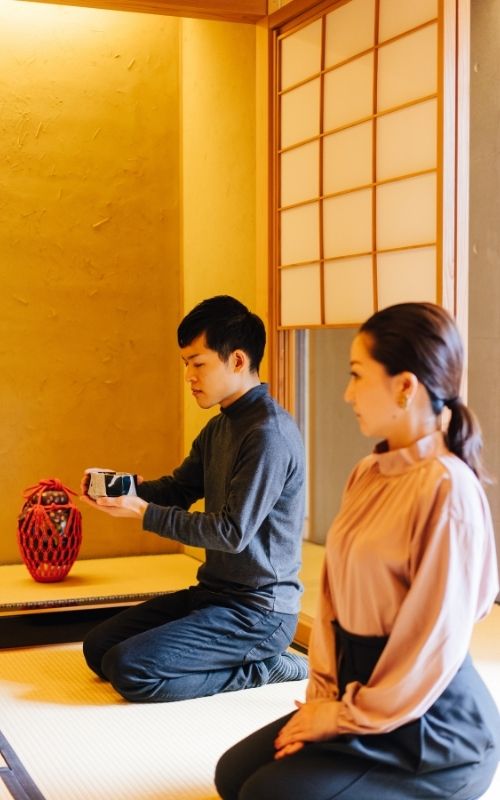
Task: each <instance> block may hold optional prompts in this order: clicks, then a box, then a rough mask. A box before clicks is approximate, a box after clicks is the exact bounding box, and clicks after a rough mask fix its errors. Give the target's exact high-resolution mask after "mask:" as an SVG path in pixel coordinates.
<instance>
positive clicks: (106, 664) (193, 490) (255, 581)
mask: <svg viewBox="0 0 500 800" xmlns="http://www.w3.org/2000/svg"><path fill="white" fill-rule="evenodd" d="M177 333H178V342H179V347H180V349H181V356H182V360H183V362H184V364H185V367H186V381H187V383H188V384H189V386H190V388H191V391H192V394H193V396H194V398H195V399H196V402H197V403H198V405H199V406H200V407H201V408H206V409H208V408H212V407H213V406H215V405H219V406H220V413H219V414H218V415H217V416H215V417H213V418H212V419H210V421H209V422H208V424H207V425H206V426H205V427H204V428H203V430H202V431H201V433H200V434H199V435H198V436H197V438H196V439H195V441H194V442H193V445H192V448H191V452H190V454H189V456H188V457H187V458H186V459H185V460H184V461H183V462H182V464H181V465H180V466H179V467H178V468H177V469H175V470H174V472H173V474H172V475H169V476H165V477H162V478H159V479H158V480H153V481H142V479H141V480H140V482H139V486H138V490H137V491H138V496H137V497H133V496H129V495H127V496H124V497H119V498H99V499H98V500H97V502H93V501H91V500H90V499H89V498H88V497H85V498H84V499H85V501H86V502H88V503H91V504H92V505H93V506H94V507H97V508H99V509H100V510H102V511H104V512H106V513H109V514H112V515H114V516H125V517H139V518H140V519H142V524H143V528H144V529H145V530H147V531H152V532H154V533H157V534H159V535H160V536H166V537H168V538H170V539H174V540H175V541H178V542H182V543H183V544H186V545H194V546H197V547H204V548H205V549H206V561H205V563H204V564H202V566H200V568H199V570H198V576H197V577H198V584H197V585H196V586H192V587H190V588H189V589H185V590H182V591H178V592H173V593H170V594H165V595H163V596H161V597H158V598H154V599H152V600H149V601H147V602H145V603H142V604H140V605H138V606H135V607H133V608H130V609H127V610H126V611H123V612H122V613H120V614H118V615H116V616H114V617H113V618H111V619H110V620H107V621H106V622H104V623H103V624H101V625H99V626H98V627H96V628H95V629H93V630H92V631H91V632H90V634H89V635H88V636H87V638H86V640H85V641H84V644H83V650H84V655H85V658H86V660H87V663H88V665H89V666H90V668H91V669H93V670H94V672H96V673H97V674H98V675H100V676H101V677H102V678H104V679H106V680H108V681H110V682H111V684H112V685H113V686H114V688H115V689H116V690H117V691H118V692H119V693H120V694H121V695H122V696H123V697H125V698H126V699H127V700H130V701H136V702H164V701H170V700H182V699H186V698H193V697H202V696H205V695H211V694H215V693H217V692H226V691H232V690H235V689H243V688H250V687H255V686H261V685H264V684H267V683H274V682H279V681H286V680H301V679H303V678H305V677H306V676H307V667H306V662H305V660H304V659H303V658H302V657H300V656H297V655H294V654H291V653H288V652H286V648H287V647H288V645H289V644H290V642H291V641H292V637H293V634H294V631H295V627H296V623H297V613H298V610H299V598H300V593H301V591H302V589H301V585H300V582H299V579H298V570H299V566H300V555H301V532H302V524H303V511H304V456H303V446H302V441H301V437H300V433H299V431H298V428H297V426H296V425H295V423H294V421H293V420H292V418H291V417H290V416H289V415H288V414H287V413H286V412H285V411H284V410H283V409H282V408H281V407H280V406H279V405H278V404H277V403H276V402H275V401H274V400H273V399H272V398H271V397H270V395H269V394H268V391H267V387H266V385H265V384H261V382H260V380H259V373H258V370H259V365H260V362H261V360H262V356H263V353H264V347H265V329H264V325H263V323H262V320H260V319H259V317H257V316H256V315H255V314H252V313H251V312H250V311H249V310H248V309H247V308H246V307H245V306H244V305H243V304H242V303H240V302H239V301H238V300H235V299H234V298H232V297H228V296H218V297H213V298H211V299H209V300H205V301H204V302H202V303H200V304H199V305H197V306H196V307H195V308H194V309H193V310H192V311H191V312H190V313H189V314H188V315H187V316H186V317H185V318H184V319H183V320H182V322H181V324H180V325H179V328H178V332H177ZM87 485H88V476H86V478H85V479H84V483H83V488H84V492H85V490H86V486H87ZM202 497H203V498H204V499H205V511H203V512H199V511H193V512H190V511H188V509H189V507H190V506H191V505H192V504H193V503H194V502H195V501H196V500H198V499H200V498H202Z"/></svg>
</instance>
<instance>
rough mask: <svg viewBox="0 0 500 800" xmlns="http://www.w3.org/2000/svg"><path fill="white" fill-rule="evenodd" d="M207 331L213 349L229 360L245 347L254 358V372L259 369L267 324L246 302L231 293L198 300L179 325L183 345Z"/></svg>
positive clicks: (181, 345)
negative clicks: (235, 352)
mask: <svg viewBox="0 0 500 800" xmlns="http://www.w3.org/2000/svg"><path fill="white" fill-rule="evenodd" d="M202 334H205V341H206V343H207V347H208V348H209V349H210V350H215V352H216V353H217V354H218V356H219V358H220V359H221V360H222V361H227V359H228V358H229V356H230V355H231V353H233V352H234V351H235V350H244V352H245V353H246V354H247V356H248V358H249V360H250V371H251V372H258V371H259V366H260V362H261V361H262V356H263V355H264V348H265V346H266V329H265V328H264V323H263V322H262V320H261V319H260V317H258V316H257V314H253V313H252V312H251V311H249V310H248V308H247V307H246V306H244V305H243V303H240V301H239V300H236V299H235V298H234V297H230V296H229V295H227V294H221V295H217V297H211V298H209V299H208V300H203V302H201V303H198V305H197V306H195V307H194V308H193V309H192V311H190V312H189V314H187V315H186V316H185V317H184V319H183V320H182V322H181V324H180V325H179V327H178V328H177V341H178V343H179V347H187V346H188V345H190V344H191V342H193V341H194V339H197V338H198V336H201V335H202Z"/></svg>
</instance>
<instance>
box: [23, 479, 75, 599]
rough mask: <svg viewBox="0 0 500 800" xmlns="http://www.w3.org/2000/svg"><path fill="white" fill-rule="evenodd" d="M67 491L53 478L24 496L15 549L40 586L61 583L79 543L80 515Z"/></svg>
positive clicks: (69, 492)
mask: <svg viewBox="0 0 500 800" xmlns="http://www.w3.org/2000/svg"><path fill="white" fill-rule="evenodd" d="M74 494H76V492H73V491H72V490H71V489H68V488H67V487H66V486H63V484H62V483H61V481H60V480H58V479H57V478H48V479H47V480H42V481H40V483H38V484H37V485H36V486H30V488H29V489H26V491H25V492H24V500H25V502H24V505H23V508H22V511H21V513H20V515H19V517H18V522H17V541H18V544H19V549H20V551H21V555H22V557H23V561H24V563H25V564H26V566H27V568H28V570H29V572H30V574H31V576H32V577H33V578H34V579H35V580H36V581H40V582H41V583H50V582H55V581H62V580H63V578H65V577H66V575H67V574H68V572H69V571H70V569H71V567H72V566H73V564H74V562H75V560H76V557H77V556H78V551H79V550H80V545H81V543H82V515H81V513H80V511H79V510H78V508H76V506H75V505H73V502H72V501H71V498H70V495H74Z"/></svg>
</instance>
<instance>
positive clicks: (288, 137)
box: [281, 78, 320, 147]
mask: <svg viewBox="0 0 500 800" xmlns="http://www.w3.org/2000/svg"><path fill="white" fill-rule="evenodd" d="M319 98H320V82H319V78H316V79H315V80H313V81H310V82H309V83H305V84H304V85H303V86H299V87H298V88H297V89H292V90H291V91H290V92H286V93H285V94H284V95H282V97H281V147H288V146H289V145H292V144H297V142H302V141H304V140H305V139H310V138H312V137H313V136H318V135H319Z"/></svg>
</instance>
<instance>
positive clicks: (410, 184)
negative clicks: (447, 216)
mask: <svg viewBox="0 0 500 800" xmlns="http://www.w3.org/2000/svg"><path fill="white" fill-rule="evenodd" d="M376 191H377V249H378V250H385V249H386V248H390V247H404V246H406V245H411V244H423V243H425V242H434V241H435V239H436V175H435V173H431V174H429V175H419V176H418V177H416V178H408V179H406V180H401V181H395V182H394V183H385V184H382V185H381V186H377V190H376Z"/></svg>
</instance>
